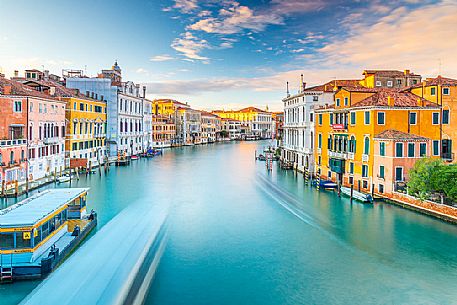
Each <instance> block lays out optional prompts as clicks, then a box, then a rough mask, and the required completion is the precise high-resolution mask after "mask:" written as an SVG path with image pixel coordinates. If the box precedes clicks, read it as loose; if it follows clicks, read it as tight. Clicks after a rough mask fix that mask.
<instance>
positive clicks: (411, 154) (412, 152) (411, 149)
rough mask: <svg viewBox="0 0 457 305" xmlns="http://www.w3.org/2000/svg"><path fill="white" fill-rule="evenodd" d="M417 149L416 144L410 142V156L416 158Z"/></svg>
mask: <svg viewBox="0 0 457 305" xmlns="http://www.w3.org/2000/svg"><path fill="white" fill-rule="evenodd" d="M415 150H416V144H414V143H408V158H414V155H415Z"/></svg>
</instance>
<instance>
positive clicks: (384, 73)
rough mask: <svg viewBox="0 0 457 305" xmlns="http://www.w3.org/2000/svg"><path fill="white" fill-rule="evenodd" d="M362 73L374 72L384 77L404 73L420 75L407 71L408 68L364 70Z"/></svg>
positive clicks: (399, 75)
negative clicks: (399, 69)
mask: <svg viewBox="0 0 457 305" xmlns="http://www.w3.org/2000/svg"><path fill="white" fill-rule="evenodd" d="M405 72H406V73H405ZM362 74H363V75H365V74H375V75H377V76H384V77H402V76H405V75H409V76H420V75H418V74H414V73H411V72H409V70H405V71H398V70H364V71H363V73H362Z"/></svg>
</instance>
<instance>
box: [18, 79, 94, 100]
mask: <svg viewBox="0 0 457 305" xmlns="http://www.w3.org/2000/svg"><path fill="white" fill-rule="evenodd" d="M30 83H36V84H39V85H41V86H46V87H49V88H51V87H53V88H55V93H54V95H53V96H55V97H75V98H79V99H84V100H90V101H98V102H100V100H96V99H94V98H91V97H88V96H86V95H85V94H82V93H81V92H80V91H79V90H77V89H71V88H67V87H65V86H64V85H62V84H59V83H57V82H53V81H45V80H29V81H25V82H24V85H26V86H29V85H28V84H30ZM46 95H47V94H46ZM48 96H49V95H48Z"/></svg>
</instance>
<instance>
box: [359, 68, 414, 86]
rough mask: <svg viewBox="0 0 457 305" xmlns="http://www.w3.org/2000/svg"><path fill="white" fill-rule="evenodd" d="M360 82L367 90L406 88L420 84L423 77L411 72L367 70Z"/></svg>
mask: <svg viewBox="0 0 457 305" xmlns="http://www.w3.org/2000/svg"><path fill="white" fill-rule="evenodd" d="M363 76H364V78H363V79H362V80H360V81H359V83H360V85H362V86H364V87H366V88H405V87H409V86H413V85H416V84H419V83H420V82H421V79H422V77H421V76H420V75H418V74H414V73H412V72H411V71H410V70H405V71H398V70H365V71H363Z"/></svg>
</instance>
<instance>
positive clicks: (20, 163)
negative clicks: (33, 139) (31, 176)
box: [0, 85, 27, 189]
mask: <svg viewBox="0 0 457 305" xmlns="http://www.w3.org/2000/svg"><path fill="white" fill-rule="evenodd" d="M0 86H1V85H0ZM0 88H1V89H0V90H1V91H0V92H2V93H4V92H5V89H6V93H8V90H10V87H8V86H6V88H5V87H3V86H1V87H0ZM24 104H25V99H24V98H10V97H6V96H4V95H0V185H1V187H2V188H3V189H8V188H11V187H14V185H15V181H18V182H19V183H21V182H23V181H25V177H26V154H27V135H26V128H25V127H26V126H27V109H24V108H23V105H24Z"/></svg>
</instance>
